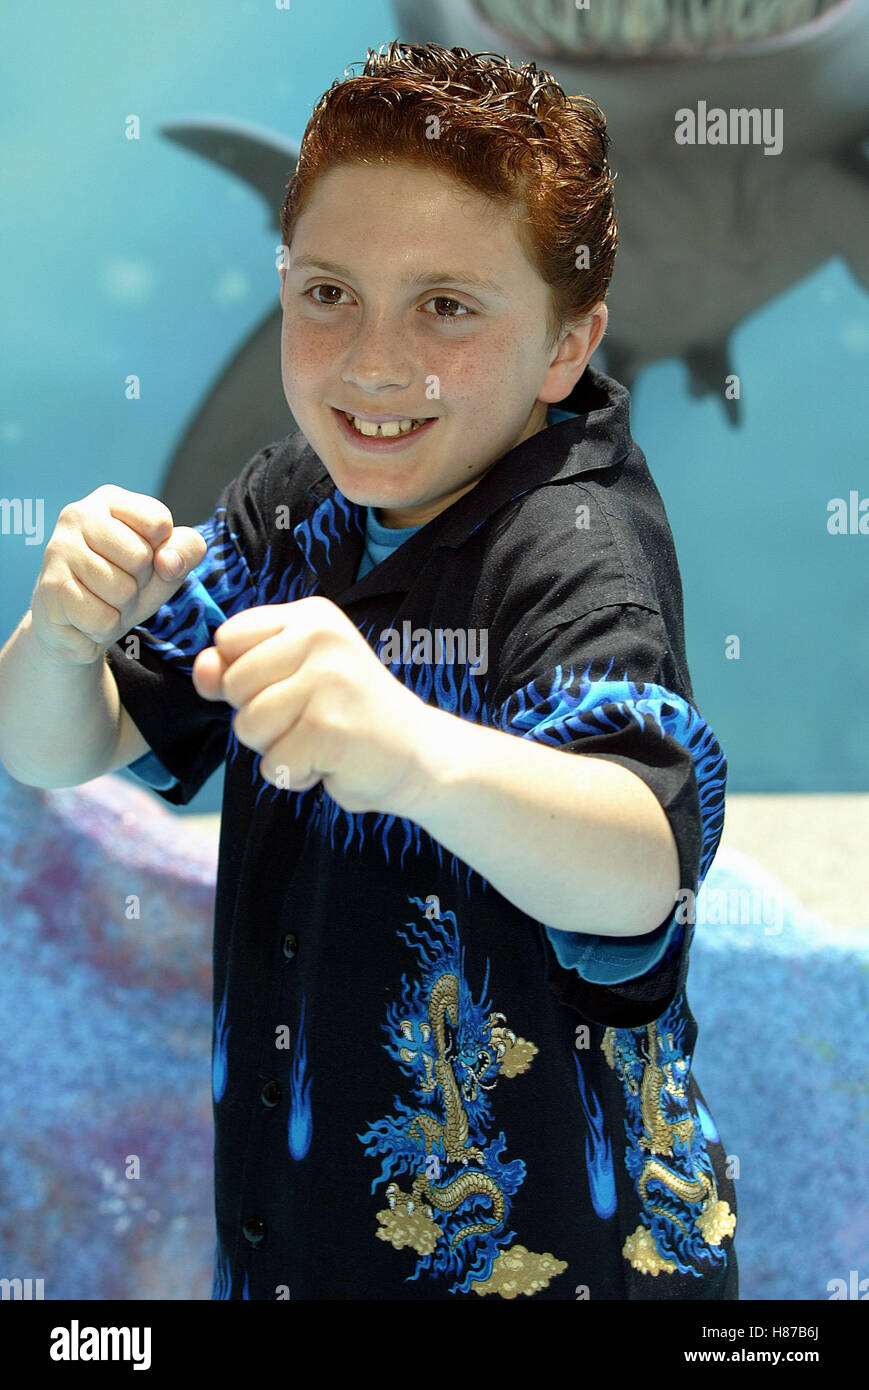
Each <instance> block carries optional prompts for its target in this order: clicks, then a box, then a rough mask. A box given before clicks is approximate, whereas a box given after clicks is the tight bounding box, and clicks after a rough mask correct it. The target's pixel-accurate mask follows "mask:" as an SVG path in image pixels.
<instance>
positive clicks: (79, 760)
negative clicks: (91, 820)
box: [0, 609, 144, 787]
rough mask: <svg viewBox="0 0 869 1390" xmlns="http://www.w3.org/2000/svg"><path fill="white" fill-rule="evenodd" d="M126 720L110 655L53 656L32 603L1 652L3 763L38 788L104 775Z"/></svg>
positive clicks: (0, 755)
mask: <svg viewBox="0 0 869 1390" xmlns="http://www.w3.org/2000/svg"><path fill="white" fill-rule="evenodd" d="M119 721H120V700H119V698H118V688H117V686H116V684H115V680H114V677H113V676H112V673H111V671H110V670H109V668H108V666H107V665H106V663H105V661H104V660H103V661H96V662H93V663H90V664H88V665H81V666H76V665H71V664H70V663H69V662H63V661H60V660H57V661H55V660H53V659H52V658H51V657H50V656H49V655H48V654H47V653H46V652H45V651H44V650H43V648H42V647H41V646H40V645H39V643H38V642H37V640H36V638H35V637H34V636H33V633H32V631H31V613H30V610H29V609H28V611H27V613H25V615H24V617H23V619H22V620H21V622H20V623H19V624H18V627H17V628H16V629H15V632H14V633H13V634H12V636H11V637H10V638H9V641H8V642H7V643H6V645H5V646H4V648H3V650H2V652H0V729H2V741H0V761H2V763H3V765H4V767H5V768H6V770H7V772H8V773H9V774H10V776H12V777H14V778H15V780H16V781H17V782H23V783H24V784H25V785H26V786H31V787H77V786H79V785H80V784H81V783H82V782H89V781H91V779H92V778H94V777H100V776H102V774H103V773H104V772H107V771H108V770H109V765H110V762H111V758H112V755H113V753H114V751H115V749H116V748H117V746H118V728H119ZM143 742H144V740H143Z"/></svg>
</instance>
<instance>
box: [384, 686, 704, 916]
mask: <svg viewBox="0 0 869 1390" xmlns="http://www.w3.org/2000/svg"><path fill="white" fill-rule="evenodd" d="M430 713H431V714H432V716H433V719H432V721H431V724H430V728H431V734H432V737H431V739H430V740H429V741H428V744H427V747H426V749H425V750H424V751H423V753H422V755H421V775H420V778H419V783H418V788H417V789H416V791H415V794H414V797H413V801H412V804H411V806H410V808H409V809H408V810H407V811H406V812H405V814H407V815H408V816H409V817H410V818H411V819H412V820H414V821H416V822H417V823H418V824H419V825H420V826H422V828H423V829H424V830H427V831H428V832H429V834H430V835H432V836H434V838H435V839H436V840H439V841H440V843H441V844H442V845H444V846H445V847H446V848H447V849H449V850H451V851H452V853H454V854H457V855H458V856H459V858H461V859H463V860H465V862H466V863H468V864H470V865H471V867H472V868H473V869H475V870H476V871H477V872H478V873H480V874H481V875H482V876H483V877H484V878H486V879H487V880H488V881H489V883H491V884H492V886H493V887H494V888H497V890H498V891H499V892H500V893H502V894H503V895H504V897H505V898H507V899H509V901H510V902H512V903H514V904H515V906H516V907H518V908H520V909H521V910H522V911H523V912H527V913H528V915H529V916H531V917H533V918H535V919H536V920H537V921H540V922H543V923H545V925H547V926H550V927H558V928H560V929H561V930H562V931H578V932H588V933H592V934H595V935H601V936H632V935H639V934H642V933H644V932H648V931H653V930H654V929H655V927H657V926H659V925H660V924H661V922H663V921H665V920H666V918H667V917H668V916H669V915H670V914H671V913H672V912H673V911H674V909H675V904H676V893H677V891H678V888H679V857H678V851H677V849H676V843H675V840H674V838H673V833H672V830H671V828H670V824H669V822H668V820H667V817H666V815H665V814H664V810H663V808H662V806H661V804H660V802H659V801H658V799H657V797H656V796H655V795H654V793H653V792H652V791H651V789H650V788H649V787H647V786H646V784H645V783H644V782H643V781H642V780H641V779H640V778H639V777H637V776H636V775H635V774H634V773H632V772H630V771H629V770H628V769H627V768H624V767H622V766H621V765H620V764H618V763H612V762H607V761H605V760H604V759H602V758H586V757H583V756H582V755H581V754H576V753H565V752H561V751H560V750H558V749H555V748H547V747H544V746H543V745H542V744H538V743H533V742H532V741H531V740H529V739H521V738H518V737H516V736H515V735H512V734H505V733H503V732H501V731H500V730H495V729H487V728H483V727H482V726H480V725H477V724H472V723H470V722H469V721H467V720H462V719H459V718H458V717H457V716H454V715H451V714H447V713H446V712H444V711H442V710H435V709H432V710H431V711H430Z"/></svg>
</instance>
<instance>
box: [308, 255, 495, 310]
mask: <svg viewBox="0 0 869 1390" xmlns="http://www.w3.org/2000/svg"><path fill="white" fill-rule="evenodd" d="M308 267H311V268H313V269H315V270H326V271H328V272H330V274H332V275H340V276H341V277H342V278H343V279H345V280H352V279H353V272H352V271H351V270H348V269H347V267H346V266H343V265H336V263H335V262H334V261H321V260H318V259H317V258H316V257H315V256H298V257H296V259H295V260H292V261H291V263H290V273H292V272H293V271H294V270H301V269H303V268H308ZM401 283H402V285H404V286H407V288H408V289H424V288H425V287H426V286H427V285H458V286H461V285H465V286H467V287H468V288H469V289H476V290H484V291H485V292H486V293H488V294H493V295H495V296H496V297H497V298H498V299H506V298H507V293H506V291H505V290H504V289H503V287H502V286H501V285H499V284H498V283H497V281H495V280H487V279H486V278H485V276H482V275H471V274H469V272H467V271H463V270H426V271H421V272H420V273H419V274H418V275H406V276H405V277H404V279H403V280H402V281H401Z"/></svg>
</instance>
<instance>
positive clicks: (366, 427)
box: [344, 410, 426, 439]
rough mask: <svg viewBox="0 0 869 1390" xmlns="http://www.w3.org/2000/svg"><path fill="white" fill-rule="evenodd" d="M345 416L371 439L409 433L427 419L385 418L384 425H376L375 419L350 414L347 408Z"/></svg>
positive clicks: (389, 437) (388, 437)
mask: <svg viewBox="0 0 869 1390" xmlns="http://www.w3.org/2000/svg"><path fill="white" fill-rule="evenodd" d="M344 418H345V420H349V421H350V423H351V424H352V425H353V427H354V428H355V429H357V430H358V431H359V433H360V434H367V435H368V436H369V437H370V438H371V439H380V438H386V439H391V438H394V437H395V436H396V435H398V434H409V433H410V431H411V430H412V429H414V428H415V427H416V426H417V425H424V424H425V423H426V422H425V420H385V421H384V423H383V424H382V425H376V424H375V423H374V421H373V420H360V419H359V416H358V415H348V413H347V411H346V410H345V411H344Z"/></svg>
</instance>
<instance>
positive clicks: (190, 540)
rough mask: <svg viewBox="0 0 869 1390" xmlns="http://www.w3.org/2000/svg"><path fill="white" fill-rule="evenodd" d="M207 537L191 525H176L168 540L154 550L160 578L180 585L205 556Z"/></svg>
mask: <svg viewBox="0 0 869 1390" xmlns="http://www.w3.org/2000/svg"><path fill="white" fill-rule="evenodd" d="M207 549H208V546H207V544H206V542H205V537H204V536H203V535H202V534H201V533H200V532H199V531H194V530H193V528H192V527H191V526H175V527H174V528H173V530H172V534H171V536H170V537H169V539H168V540H166V541H164V542H163V544H162V545H161V547H160V549H159V550H155V552H154V572H155V574H156V575H157V576H158V578H160V579H165V580H167V581H169V582H170V583H173V584H175V585H180V583H181V581H182V579H185V578H186V577H187V575H188V574H189V573H190V571H191V570H192V569H195V568H196V566H197V565H198V564H200V563H201V562H202V560H203V559H204V558H205V552H206V550H207Z"/></svg>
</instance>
